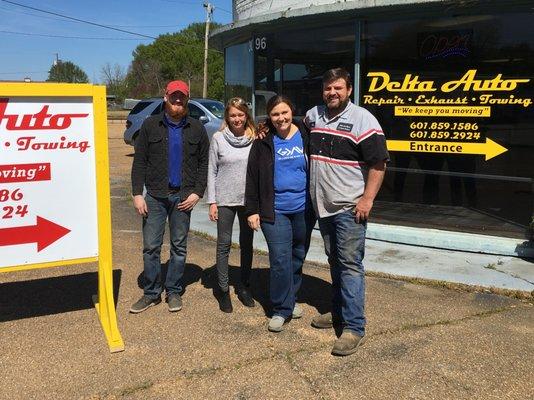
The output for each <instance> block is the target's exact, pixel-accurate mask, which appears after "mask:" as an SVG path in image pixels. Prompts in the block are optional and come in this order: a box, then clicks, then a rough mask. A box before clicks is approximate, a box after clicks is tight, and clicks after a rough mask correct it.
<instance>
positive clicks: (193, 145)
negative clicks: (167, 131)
mask: <svg viewBox="0 0 534 400" xmlns="http://www.w3.org/2000/svg"><path fill="white" fill-rule="evenodd" d="M198 146H199V141H198V140H196V141H195V140H191V139H190V140H189V141H188V142H187V147H188V149H189V150H188V151H189V154H191V155H193V154H196V153H197V151H198Z"/></svg>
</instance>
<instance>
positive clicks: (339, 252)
mask: <svg viewBox="0 0 534 400" xmlns="http://www.w3.org/2000/svg"><path fill="white" fill-rule="evenodd" d="M319 228H320V230H321V235H322V236H323V240H324V247H325V251H326V255H327V256H328V263H329V264H330V274H331V276H332V316H333V317H334V318H338V319H341V321H342V323H343V327H344V329H347V330H351V331H354V332H355V333H356V334H358V335H360V336H363V335H364V334H365V315H364V306H365V275H364V269H363V263H362V261H363V257H364V253H365V231H366V228H367V222H366V221H363V222H360V223H358V222H356V220H355V219H354V214H353V213H352V210H348V211H345V212H342V213H340V214H336V215H332V216H330V217H326V218H319Z"/></svg>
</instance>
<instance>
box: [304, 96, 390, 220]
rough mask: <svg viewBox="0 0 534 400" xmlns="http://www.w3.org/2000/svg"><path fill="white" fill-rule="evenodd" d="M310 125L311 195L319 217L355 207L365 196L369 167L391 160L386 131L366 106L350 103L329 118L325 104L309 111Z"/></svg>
mask: <svg viewBox="0 0 534 400" xmlns="http://www.w3.org/2000/svg"><path fill="white" fill-rule="evenodd" d="M305 123H306V125H307V126H308V127H309V128H310V131H311V134H310V147H309V152H310V195H311V200H312V203H313V206H314V208H315V212H316V213H317V215H318V217H319V218H324V217H328V216H331V215H335V214H338V213H341V212H343V211H346V210H349V209H351V208H353V207H354V206H355V205H356V203H357V202H358V199H359V198H360V197H361V196H362V195H363V192H364V189H365V183H366V181H367V175H368V168H369V166H373V165H375V164H376V163H377V162H380V161H389V154H388V151H387V147H386V139H385V136H384V132H383V131H382V128H381V127H380V124H379V123H378V121H377V120H376V118H375V117H374V116H373V115H372V114H371V113H370V112H369V111H367V110H366V109H364V108H362V107H358V106H356V105H354V104H353V103H351V102H349V104H347V107H346V108H345V110H343V111H342V112H341V113H340V114H338V115H336V116H335V117H334V118H332V119H328V115H327V114H326V107H325V106H317V107H314V108H312V109H311V110H310V111H308V112H307V113H306V119H305Z"/></svg>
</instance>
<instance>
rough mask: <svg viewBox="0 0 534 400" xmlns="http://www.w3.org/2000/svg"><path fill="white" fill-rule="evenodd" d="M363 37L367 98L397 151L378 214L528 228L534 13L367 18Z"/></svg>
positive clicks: (405, 220) (471, 226)
mask: <svg viewBox="0 0 534 400" xmlns="http://www.w3.org/2000/svg"><path fill="white" fill-rule="evenodd" d="M361 44H362V46H361V48H362V64H361V71H362V72H361V96H360V104H361V105H362V106H364V107H366V108H368V109H369V110H370V111H371V112H373V114H375V115H376V116H377V118H378V119H379V121H380V123H381V124H382V127H383V129H384V131H385V134H386V136H387V139H388V148H389V149H390V155H391V163H390V166H389V172H388V174H387V178H386V181H385V182H384V185H383V188H382V191H381V193H380V196H379V199H378V200H379V201H378V202H377V203H378V204H377V206H376V211H375V215H376V218H375V221H377V219H378V221H377V222H385V223H394V224H399V225H409V226H418V227H428V228H438V229H446V230H453V231H464V232H473V233H480V234H490V235H497V236H507V237H516V238H524V237H525V236H526V235H527V232H528V228H529V225H530V224H531V221H532V216H533V189H532V188H533V178H534V166H533V163H532V160H533V159H534V105H533V104H532V103H533V101H534V15H533V14H502V15H470V16H457V17H450V18H443V19H422V20H417V21H403V22H368V23H364V24H363V32H362V42H361Z"/></svg>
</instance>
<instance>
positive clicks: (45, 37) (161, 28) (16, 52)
mask: <svg viewBox="0 0 534 400" xmlns="http://www.w3.org/2000/svg"><path fill="white" fill-rule="evenodd" d="M209 2H210V3H211V4H212V5H213V6H214V7H215V11H214V13H213V21H214V22H219V23H222V24H227V23H230V22H231V20H232V14H231V11H232V0H209ZM12 3H19V4H21V5H24V6H28V7H33V8H36V9H39V10H44V11H49V12H53V13H56V14H62V15H66V16H69V17H73V18H77V19H80V20H85V21H90V22H93V23H97V24H101V25H106V26H111V27H114V28H118V29H122V30H127V31H132V32H135V33H140V34H143V35H147V36H152V37H157V36H158V35H161V34H164V33H169V32H177V31H180V30H181V29H183V28H185V27H187V25H189V24H190V23H193V22H204V21H205V19H206V10H205V8H204V7H203V3H204V1H203V0H144V1H141V0H122V1H117V0H107V1H103V0H91V1H84V0H71V1H66V0H39V1H36V0H12V2H11V0H10V2H6V1H4V0H0V60H1V62H0V80H18V81H20V80H24V78H26V77H29V78H31V80H32V81H45V80H46V78H47V76H48V71H49V69H50V67H51V66H52V63H53V61H54V60H55V58H56V53H58V57H59V59H60V60H62V61H71V62H73V63H74V64H76V65H78V66H79V67H80V68H82V69H83V70H84V71H85V73H86V74H87V76H88V77H89V81H90V82H92V83H100V82H101V81H102V77H101V75H102V74H101V69H102V66H104V65H105V64H106V63H110V64H111V65H115V64H119V65H121V66H123V67H124V68H125V69H126V68H127V67H128V65H129V64H130V62H131V61H132V51H133V50H134V49H135V48H136V47H137V46H138V45H139V44H150V43H151V42H153V39H144V38H142V37H138V36H135V35H131V34H127V33H123V32H118V31H113V30H109V29H105V28H101V27H96V26H91V25H88V24H85V23H80V22H75V21H71V20H67V19H65V18H61V17H59V16H54V15H50V14H45V13H42V12H39V11H37V10H31V9H28V8H24V7H20V6H18V5H14V4H12ZM40 35H42V36H40ZM50 36H52V37H50ZM53 36H67V37H53ZM73 37H83V38H96V39H76V38H73ZM118 39H120V40H118Z"/></svg>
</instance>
